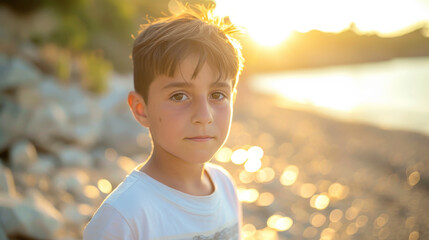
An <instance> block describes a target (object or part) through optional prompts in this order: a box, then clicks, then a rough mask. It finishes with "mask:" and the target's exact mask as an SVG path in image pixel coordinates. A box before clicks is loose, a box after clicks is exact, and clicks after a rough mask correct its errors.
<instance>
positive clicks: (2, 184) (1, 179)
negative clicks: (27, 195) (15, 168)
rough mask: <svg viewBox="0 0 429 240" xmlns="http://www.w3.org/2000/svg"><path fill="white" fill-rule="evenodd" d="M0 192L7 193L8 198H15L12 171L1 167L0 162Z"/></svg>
mask: <svg viewBox="0 0 429 240" xmlns="http://www.w3.org/2000/svg"><path fill="white" fill-rule="evenodd" d="M0 192H3V193H8V194H9V195H10V196H16V189H15V182H14V180H13V175H12V171H10V169H9V168H7V167H5V166H3V164H1V162H0Z"/></svg>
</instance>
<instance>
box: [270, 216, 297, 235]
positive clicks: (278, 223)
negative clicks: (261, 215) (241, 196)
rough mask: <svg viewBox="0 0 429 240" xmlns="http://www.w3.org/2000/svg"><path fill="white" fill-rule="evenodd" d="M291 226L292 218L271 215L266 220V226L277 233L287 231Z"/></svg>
mask: <svg viewBox="0 0 429 240" xmlns="http://www.w3.org/2000/svg"><path fill="white" fill-rule="evenodd" d="M292 225H293V220H292V218H290V217H283V216H281V215H278V214H275V215H272V216H271V217H269V218H268V220H267V226H268V227H270V228H272V229H275V230H276V231H279V232H282V231H286V230H288V229H289V228H290V227H292Z"/></svg>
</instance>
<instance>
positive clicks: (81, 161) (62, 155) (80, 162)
mask: <svg viewBox="0 0 429 240" xmlns="http://www.w3.org/2000/svg"><path fill="white" fill-rule="evenodd" d="M58 157H59V159H60V162H61V165H62V166H63V167H82V168H90V167H92V165H93V163H92V161H93V160H92V157H91V155H90V154H89V153H87V152H85V151H83V150H81V149H79V148H77V147H73V146H70V147H65V148H63V149H61V150H60V151H59V154H58Z"/></svg>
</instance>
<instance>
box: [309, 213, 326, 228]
mask: <svg viewBox="0 0 429 240" xmlns="http://www.w3.org/2000/svg"><path fill="white" fill-rule="evenodd" d="M325 222H326V217H325V215H323V214H321V213H314V214H312V215H311V216H310V223H311V225H313V226H314V227H321V226H323V224H325Z"/></svg>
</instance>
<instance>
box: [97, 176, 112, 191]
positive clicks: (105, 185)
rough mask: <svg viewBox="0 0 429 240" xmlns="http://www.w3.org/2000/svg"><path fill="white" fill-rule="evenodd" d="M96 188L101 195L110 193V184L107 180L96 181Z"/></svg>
mask: <svg viewBox="0 0 429 240" xmlns="http://www.w3.org/2000/svg"><path fill="white" fill-rule="evenodd" d="M97 186H98V189H100V191H101V192H102V193H105V194H108V193H110V192H111V191H112V184H111V183H110V182H109V180H107V179H100V180H98V182H97Z"/></svg>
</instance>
